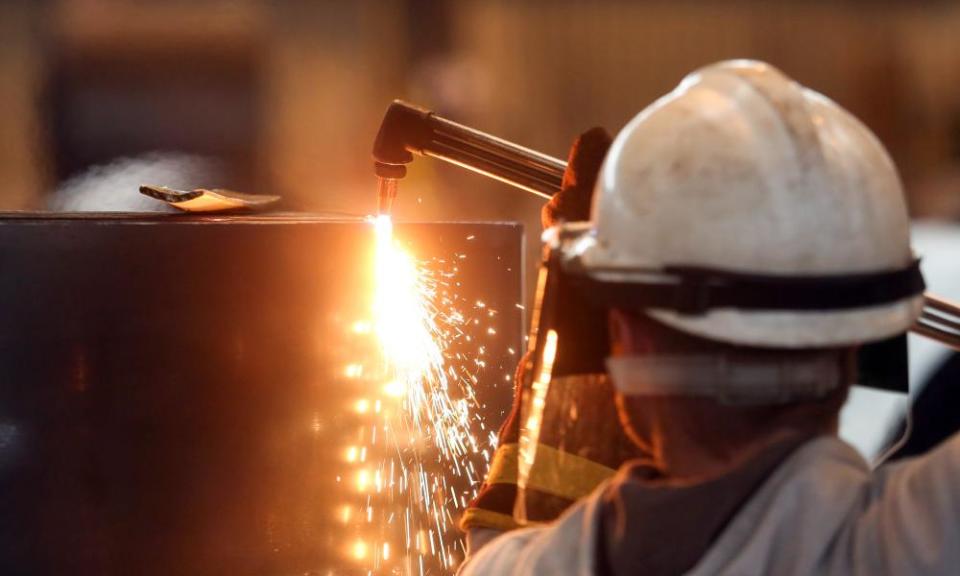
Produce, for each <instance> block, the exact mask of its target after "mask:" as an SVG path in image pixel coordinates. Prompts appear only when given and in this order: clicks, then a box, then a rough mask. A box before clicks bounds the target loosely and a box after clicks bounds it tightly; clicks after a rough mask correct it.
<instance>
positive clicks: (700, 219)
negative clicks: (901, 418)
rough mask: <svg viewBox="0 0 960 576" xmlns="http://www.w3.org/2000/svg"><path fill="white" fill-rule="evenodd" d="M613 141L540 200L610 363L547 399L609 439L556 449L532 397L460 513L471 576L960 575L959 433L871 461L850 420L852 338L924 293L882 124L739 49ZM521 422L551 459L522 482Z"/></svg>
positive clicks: (587, 139) (588, 144)
mask: <svg viewBox="0 0 960 576" xmlns="http://www.w3.org/2000/svg"><path fill="white" fill-rule="evenodd" d="M606 145H607V141H605V139H604V136H603V133H602V132H599V131H591V132H588V133H587V134H585V135H584V136H583V137H581V139H580V141H579V142H578V143H577V145H575V146H574V148H573V150H572V153H571V162H570V165H569V168H568V174H567V177H566V178H565V182H564V188H563V190H562V192H561V194H560V196H559V197H557V198H556V199H554V200H553V201H551V203H550V204H549V205H548V207H547V208H546V209H545V216H546V218H545V219H546V220H549V222H547V223H549V224H558V226H557V227H556V230H558V232H557V233H555V234H553V235H552V236H550V235H548V236H549V237H552V238H553V240H552V242H553V244H552V248H553V249H554V250H556V251H558V252H559V253H560V254H561V256H562V260H563V262H564V264H565V268H564V270H565V271H566V273H567V274H569V275H570V276H571V277H573V278H576V279H578V281H579V282H580V286H581V287H582V293H583V294H584V297H586V298H587V299H589V300H590V302H591V303H592V307H591V308H590V309H591V311H592V313H593V314H594V315H600V316H602V317H603V318H604V319H605V320H606V321H607V324H608V326H609V341H608V342H609V352H607V356H608V357H607V358H606V361H605V366H606V373H607V374H608V375H609V378H607V377H605V376H603V375H598V374H593V375H592V376H591V375H587V374H576V376H575V378H576V381H577V384H576V386H575V387H573V388H574V389H587V390H588V391H587V392H582V391H581V392H577V393H570V394H563V395H561V396H562V397H564V398H565V399H567V400H570V399H572V402H568V403H567V405H565V406H564V407H563V408H564V409H563V410H555V412H556V413H557V414H566V415H568V416H567V418H568V419H570V420H577V421H582V420H583V419H584V418H589V419H590V422H589V423H588V425H587V426H585V427H587V428H590V427H595V428H598V429H602V430H605V431H606V432H605V433H606V434H608V437H607V441H606V446H607V447H606V449H603V450H600V451H599V452H598V451H597V450H596V447H597V440H596V438H594V439H593V440H592V441H591V442H592V444H590V445H589V446H586V445H584V446H578V445H577V444H576V443H575V442H570V441H569V440H570V439H569V438H564V441H563V443H562V446H561V447H559V448H558V446H557V438H556V436H557V433H556V430H557V426H556V425H553V424H551V425H547V423H546V421H543V422H541V425H540V426H539V429H538V430H531V428H534V426H532V425H531V422H532V420H523V419H521V418H520V415H519V412H520V411H522V408H516V406H521V405H522V404H523V402H522V401H521V399H519V398H518V400H517V403H516V406H515V411H514V413H513V414H511V417H510V418H508V419H507V422H506V423H505V424H504V426H503V428H502V429H501V431H500V445H499V447H498V451H497V455H496V457H495V459H494V461H493V463H492V466H491V469H490V472H489V474H488V477H487V480H486V482H485V484H484V485H483V487H482V488H481V491H480V494H479V496H478V497H477V499H476V500H475V501H474V503H473V504H472V506H471V508H470V509H469V510H468V511H467V512H466V514H465V515H464V518H463V521H462V526H463V527H464V528H465V529H466V530H467V533H468V541H469V546H470V553H469V555H468V558H467V560H466V562H465V563H464V565H463V567H462V568H461V570H462V574H463V575H464V576H476V575H497V576H501V575H510V574H516V575H539V574H543V575H547V574H549V575H557V574H576V575H588V574H605V575H606V574H611V575H617V576H620V575H627V574H643V575H645V576H647V575H661V574H697V575H701V574H702V575H706V574H731V575H732V574H736V575H744V574H777V575H799V574H864V575H866V574H870V575H875V574H913V575H918V574H919V575H922V574H951V573H956V570H957V566H960V545H958V544H960V438H958V437H956V436H954V437H952V438H950V439H948V440H947V441H945V442H944V443H942V444H941V445H940V446H938V447H937V448H935V449H934V450H932V451H931V452H929V453H927V454H925V455H923V456H921V457H917V458H914V459H908V460H902V461H898V462H897V463H895V464H889V465H886V466H882V467H880V468H877V469H874V470H872V469H871V467H870V466H869V465H868V464H867V463H866V462H865V461H864V460H863V458H862V457H861V456H860V455H859V454H858V453H857V452H856V451H855V450H854V449H853V448H852V447H851V446H849V445H848V444H846V443H845V442H843V441H841V440H840V439H839V438H838V437H837V428H838V413H839V411H840V408H841V406H842V405H843V403H844V401H845V399H846V396H847V392H848V389H849V387H850V385H851V384H852V383H853V381H854V379H855V376H856V350H857V347H858V346H859V345H861V344H864V343H868V342H873V341H877V340H881V339H885V338H889V337H892V336H894V335H897V334H902V333H904V332H905V331H906V330H907V329H908V328H909V327H910V326H911V324H913V322H914V321H915V320H916V318H917V317H918V315H919V313H920V308H921V296H922V290H923V280H922V277H921V276H920V272H919V269H918V267H917V262H916V259H915V256H914V254H913V253H912V251H911V248H910V240H909V228H908V217H907V212H906V207H905V200H904V196H903V191H902V187H901V184H900V181H899V177H898V175H897V172H896V169H895V167H894V165H893V163H892V162H891V160H890V158H889V156H888V154H887V152H886V151H885V150H884V148H883V146H882V145H881V144H880V142H879V141H878V140H877V138H876V137H875V136H874V135H873V134H872V133H871V132H870V131H869V129H867V128H866V127H865V126H864V125H863V124H861V123H860V122H859V121H858V120H856V119H855V118H854V117H853V116H852V115H850V114H849V113H848V112H846V111H845V110H843V109H842V108H841V107H840V106H838V105H837V104H835V103H834V102H832V101H830V100H828V99H827V98H826V97H824V96H822V95H820V94H817V93H815V92H813V91H812V90H809V89H806V88H804V87H802V86H800V85H799V84H797V83H796V82H794V81H792V80H791V79H789V78H787V77H786V76H784V75H783V74H782V73H781V72H780V71H778V70H776V69H775V68H773V67H772V66H769V65H767V64H764V63H760V62H755V61H729V62H721V63H718V64H715V65H712V66H709V67H706V68H703V69H701V70H699V71H697V72H695V73H693V74H691V75H689V76H688V77H687V78H685V79H684V80H683V81H682V82H681V84H680V85H679V86H678V87H677V88H676V89H675V90H674V91H673V92H671V93H669V94H668V95H666V96H665V97H663V98H661V99H660V100H658V101H657V102H655V103H654V104H652V105H651V106H650V107H648V108H647V109H645V110H644V111H642V112H641V113H640V114H639V115H638V116H637V117H635V118H634V119H633V120H632V121H631V122H630V123H628V124H627V126H626V127H625V128H624V129H623V130H622V131H621V132H620V133H619V135H618V136H617V137H616V139H615V140H614V141H613V142H612V145H611V146H610V148H609V151H607V150H606ZM600 158H603V161H602V166H599V164H600V162H599V159H600ZM597 166H599V168H596V167H597ZM591 169H593V172H592V173H591ZM597 169H598V170H599V175H597ZM594 181H595V182H596V184H595V186H593V182H594ZM591 189H592V190H593V199H592V203H591V201H590V199H589V196H590V192H591ZM586 206H591V208H590V211H589V221H588V223H584V222H569V220H571V219H585V218H584V217H585V216H586V215H585V214H582V213H578V210H580V211H585V210H586ZM557 219H565V220H568V222H554V220H557ZM564 304H567V303H564ZM561 309H562V310H563V312H564V313H568V312H569V313H570V314H571V315H574V316H577V315H581V316H582V315H583V314H584V312H583V310H572V309H568V308H567V307H562V308H561ZM580 343H581V340H580V339H577V342H575V344H576V345H579V344H580ZM585 345H586V347H587V348H589V347H590V346H591V344H589V343H586V344H585ZM567 350H568V352H569V353H571V354H576V353H577V350H576V346H574V348H573V349H569V348H568V349H567ZM571 350H573V351H571ZM558 354H559V355H562V354H563V352H562V351H561V352H558ZM559 361H560V359H559V358H558V360H557V362H559ZM584 365H586V364H584ZM576 372H577V370H572V371H568V373H565V374H564V375H562V377H561V378H559V379H558V378H557V375H556V374H554V380H553V382H551V384H550V385H551V386H555V385H557V384H558V382H560V381H563V380H564V379H569V378H571V376H570V374H575V373H576ZM521 389H522V386H520V387H518V390H521ZM605 390H606V394H604V391H605ZM548 399H549V397H548ZM604 418H607V419H616V420H615V421H617V422H618V424H617V430H615V431H613V432H611V431H610V427H609V426H607V423H606V422H605V421H604ZM551 422H553V421H551ZM583 427H584V426H581V428H583ZM567 429H569V426H568V428H567ZM524 435H532V436H531V438H528V441H531V442H534V443H536V444H535V445H537V446H539V447H538V448H537V451H536V458H537V459H548V460H552V461H553V466H552V470H553V473H552V474H539V476H538V474H537V473H530V475H529V478H528V480H527V482H526V485H525V486H523V485H520V486H518V484H522V482H519V481H518V478H521V477H522V476H523V475H522V474H518V473H517V469H518V456H517V451H518V450H517V444H518V443H519V444H522V443H523V438H522V437H523V436H524ZM622 438H627V439H628V441H629V445H628V446H624V445H623V443H622ZM544 446H546V448H544ZM547 468H550V467H549V466H548V467H545V468H541V471H542V470H543V469H547ZM533 469H534V471H536V470H537V463H536V462H535V463H534V465H533ZM614 470H616V471H614ZM518 492H519V493H524V494H525V496H524V498H523V499H522V501H521V502H520V504H522V506H518V502H517V500H518V498H517V494H518ZM520 508H525V511H526V512H525V514H523V515H520V516H519V520H518V519H517V518H518V515H516V514H514V511H515V509H516V510H519V509H520ZM524 522H526V524H525V525H524Z"/></svg>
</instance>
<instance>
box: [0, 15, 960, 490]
mask: <svg viewBox="0 0 960 576" xmlns="http://www.w3.org/2000/svg"><path fill="white" fill-rule="evenodd" d="M728 58H756V59H761V60H766V61H768V62H770V63H772V64H774V65H775V66H777V67H779V68H780V69H782V70H783V71H784V72H785V73H786V74H788V75H789V76H792V77H793V78H795V79H796V80H798V81H800V82H801V83H803V84H805V85H807V86H810V87H812V88H814V89H816V90H819V91H820V92H822V93H824V94H826V95H827V96H829V97H831V98H832V99H834V100H836V101H837V102H838V103H839V104H841V105H842V106H844V107H846V108H847V109H849V110H850V111H851V112H853V113H854V114H855V115H856V116H858V117H859V118H861V119H862V120H863V121H864V122H865V123H866V124H867V125H868V126H869V127H870V128H871V129H872V130H873V131H875V132H876V133H877V134H878V136H879V137H880V138H881V140H883V142H884V144H885V145H886V146H887V148H888V149H889V150H890V152H891V154H892V155H893V157H894V160H895V161H896V163H897V165H898V167H899V169H900V172H901V175H902V178H903V181H904V184H905V188H906V191H907V195H908V200H909V205H910V210H911V213H912V215H913V217H914V218H916V219H917V220H918V221H920V220H922V221H924V222H923V223H922V224H918V225H917V227H916V229H915V230H914V243H915V246H916V248H917V251H918V252H919V253H920V254H921V255H922V256H923V258H924V260H923V261H924V266H925V268H924V273H925V275H926V276H927V280H928V284H929V285H930V287H931V288H932V289H933V291H935V292H937V293H940V294H942V295H944V296H947V297H951V298H954V299H957V297H958V296H960V273H957V271H956V270H957V264H956V262H958V261H960V257H958V256H957V255H958V254H960V2H957V1H956V0H951V1H948V0H943V1H934V0H930V1H923V2H920V1H915V2H897V1H895V0H812V1H806V0H782V1H777V2H769V1H763V0H736V1H725V2H717V1H708V0H673V1H670V0H655V1H645V2H637V1H630V0H594V1H588V0H445V1H441V0H352V1H335V0H317V1H312V0H165V1H164V0H153V1H150V0H2V1H0V176H2V182H0V211H12V210H30V211H44V210H55V211H63V210H116V211H137V210H149V211H157V210H168V209H169V208H168V207H167V206H166V205H164V204H161V203H159V202H158V201H155V200H151V199H148V198H145V197H143V196H141V195H140V194H138V191H137V186H138V185H139V184H141V183H149V184H158V185H168V186H172V187H176V188H184V189H189V188H195V187H207V188H215V187H226V188H232V189H235V190H238V191H242V192H252V193H261V194H277V195H280V196H282V198H283V201H282V206H281V209H282V210H289V211H299V212H316V213H332V214H337V215H366V214H370V213H372V212H373V211H374V209H375V204H376V196H375V186H376V179H375V176H374V174H373V169H372V159H371V155H370V152H371V147H372V144H373V140H374V136H375V134H376V131H377V128H378V126H379V124H380V121H381V118H382V115H383V112H384V111H385V109H386V107H387V105H388V104H389V103H390V101H391V100H392V99H394V98H402V99H405V100H407V101H410V102H413V103H417V104H420V105H422V106H424V107H427V108H431V109H433V110H435V111H437V112H439V113H440V114H442V115H443V116H446V117H447V118H449V119H451V120H454V121H456V122H460V123H463V124H466V125H468V126H472V127H475V128H477V129H480V130H483V131H485V132H489V133H492V134H495V135H498V136H501V137H504V138H506V139H508V140H511V141H514V142H516V143H519V144H522V145H525V146H528V147H531V148H533V149H536V150H539V151H542V152H545V153H547V154H551V155H554V156H557V157H561V158H563V157H565V156H566V153H567V149H568V147H569V145H570V143H571V142H572V140H573V139H574V138H575V137H576V135H577V134H579V133H581V132H583V131H584V130H586V129H588V128H590V127H592V126H597V125H600V126H605V127H606V128H607V129H609V130H610V131H611V133H615V132H616V131H617V130H619V129H620V127H621V126H623V124H624V123H625V122H627V121H628V120H629V119H630V118H631V117H633V116H634V115H635V114H636V113H637V112H639V111H640V110H641V109H642V108H644V107H645V106H647V105H648V104H650V103H651V102H653V101H654V100H655V99H656V98H657V97H659V96H661V95H663V94H665V93H666V92H668V91H669V90H671V89H672V88H673V87H674V86H675V85H676V84H677V83H678V82H679V81H680V80H681V79H682V78H683V76H684V75H686V74H687V73H689V72H691V71H693V70H695V69H697V68H699V67H701V66H704V65H707V64H710V63H712V62H716V61H718V60H723V59H728ZM409 169H410V172H409V176H408V177H407V178H406V179H404V180H403V181H401V183H400V193H399V196H398V199H397V202H396V204H395V207H394V215H395V218H396V219H398V220H406V221H437V220H441V221H444V220H445V221H453V220H457V221H462V220H470V221H505V220H507V221H519V222H521V223H523V224H524V226H525V227H526V238H527V243H526V256H527V263H526V271H527V274H526V279H527V289H526V297H527V301H526V303H527V304H528V307H529V303H530V300H531V295H532V289H531V287H530V284H531V282H529V279H530V278H531V277H532V275H533V272H534V269H535V267H536V261H537V255H538V253H539V245H538V242H536V238H537V236H538V232H539V227H540V206H541V203H542V200H540V199H538V198H536V197H534V196H532V195H529V194H525V193H522V192H518V191H517V190H516V189H514V188H510V187H508V186H506V185H503V184H500V183H497V182H495V181H492V180H490V179H486V178H482V177H479V176H477V175H475V174H472V173H469V172H466V171H464V170H460V169H458V168H456V167H453V166H450V165H447V164H444V163H441V162H436V161H433V160H424V159H421V160H417V161H415V162H413V164H411V165H410V168H409ZM932 220H933V221H938V222H930V221H932ZM508 228H509V227H508ZM468 239H469V238H468ZM514 240H516V238H515V237H514ZM71 241H72V240H71ZM111 246H113V245H111ZM298 248H299V247H298ZM344 253H346V252H344ZM318 257H322V255H318ZM40 261H41V262H44V261H43V259H40ZM44 264H45V262H44ZM167 264H169V262H168V263H167ZM56 266H59V265H54V267H52V268H51V269H54V270H60V268H57V267H56ZM38 269H40V270H43V271H46V270H47V268H44V266H38ZM63 270H70V268H69V267H63ZM507 270H508V271H512V270H510V269H509V268H508V269H507ZM64 276H65V277H66V273H64ZM491 278H493V277H492V276H491ZM494 281H496V280H494ZM254 285H256V284H255V283H254ZM518 309H522V306H519V307H518ZM515 313H516V314H518V315H519V314H520V313H519V312H515ZM490 314H491V315H492V312H490ZM519 323H520V321H519V320H518V321H517V324H519ZM504 332H505V336H504V337H505V338H510V337H516V338H517V339H519V338H520V336H521V334H520V332H519V331H518V330H512V331H509V333H507V332H508V331H507V330H505V331H504ZM910 342H911V344H910V346H911V367H910V369H911V374H910V379H911V383H913V384H914V385H915V386H914V389H913V390H912V393H913V394H914V396H918V395H919V396H920V397H919V400H918V401H917V402H916V403H915V407H916V413H917V416H916V417H915V420H916V423H915V425H914V434H913V440H911V441H910V443H908V444H906V445H905V446H904V447H903V448H902V450H901V452H900V455H904V454H913V453H920V452H923V451H925V450H927V449H928V448H929V447H930V446H931V445H932V444H934V443H936V442H938V441H939V440H940V439H942V438H943V437H945V436H946V435H948V434H950V433H952V432H953V431H954V430H956V429H957V426H958V425H960V422H958V416H956V410H955V409H953V410H952V411H950V414H946V413H947V411H948V409H945V408H944V407H955V406H956V401H957V396H958V392H957V390H958V389H957V388H956V386H952V387H950V386H949V383H955V382H956V379H957V378H958V375H960V360H958V359H960V356H958V355H954V356H950V355H949V354H948V353H947V351H946V349H944V348H942V347H937V346H936V345H934V344H932V343H931V342H929V341H922V340H921V339H919V338H917V337H913V336H912V337H911V341H910ZM513 352H514V351H513V350H512V349H510V353H511V354H513ZM499 368H502V367H498V369H499ZM938 375H939V376H938ZM938 379H939V380H938ZM926 382H934V384H931V385H929V386H927V387H926V388H924V387H923V386H922V385H920V386H916V384H917V383H926ZM936 382H939V384H936ZM923 390H925V392H921V391H923ZM869 394H874V396H870V395H869ZM905 407H906V404H905V403H904V401H903V398H902V396H899V395H894V394H891V393H880V392H867V391H862V390H858V391H855V393H854V398H853V401H852V402H851V403H850V404H848V408H847V412H846V413H845V416H844V419H845V420H844V430H845V433H846V438H847V439H850V440H852V441H854V442H855V443H857V447H858V448H860V449H861V450H863V451H864V452H865V453H867V454H876V453H878V452H879V451H880V450H881V449H883V448H885V447H886V446H887V445H888V444H889V443H890V442H891V440H892V439H893V438H895V437H896V436H897V435H899V431H900V426H901V425H900V417H901V415H902V414H903V410H904V408H905ZM878 430H879V432H878ZM886 432H889V434H887V433H886ZM338 481H339V479H338Z"/></svg>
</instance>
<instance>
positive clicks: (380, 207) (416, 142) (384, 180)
mask: <svg viewBox="0 0 960 576" xmlns="http://www.w3.org/2000/svg"><path fill="white" fill-rule="evenodd" d="M431 114H432V113H431V112H430V111H429V110H425V109H423V108H419V107H417V106H413V105H411V104H407V103H406V102H402V101H400V100H394V101H393V103H392V104H390V107H389V108H387V112H386V114H384V116H383V121H382V122H381V123H380V130H379V131H378V132H377V138H376V140H374V143H373V167H374V171H375V172H376V174H377V176H378V178H379V182H378V186H377V212H378V213H379V214H389V212H390V207H391V205H392V204H393V199H394V198H395V197H396V195H397V180H399V179H400V178H403V177H404V176H406V174H407V167H406V165H407V164H409V163H410V162H412V161H413V153H414V152H416V153H421V151H422V150H423V146H424V143H425V142H427V141H429V139H430V134H431V130H430V127H429V119H430V115H431Z"/></svg>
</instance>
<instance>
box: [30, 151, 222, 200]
mask: <svg viewBox="0 0 960 576" xmlns="http://www.w3.org/2000/svg"><path fill="white" fill-rule="evenodd" d="M219 173H220V170H219V169H218V164H217V162H215V161H213V160H211V159H209V158H204V157H202V156H195V155H190V154H180V153H172V152H151V153H149V154H144V155H142V156H135V157H131V158H120V159H117V160H115V161H113V162H111V163H109V164H103V165H100V166H93V167H92V168H90V169H88V170H87V171H85V172H83V173H81V174H79V175H77V176H73V177H71V178H70V179H68V180H66V181H65V182H63V183H62V184H61V185H60V186H59V187H58V188H57V190H56V191H55V192H54V193H53V194H52V195H51V196H50V198H49V200H48V202H47V208H48V209H49V210H51V211H54V212H172V211H175V208H173V207H171V206H169V205H168V204H166V203H164V202H161V201H160V200H156V199H153V198H150V197H148V196H144V195H143V194H140V185H142V184H153V185H158V186H167V187H169V188H176V189H179V190H192V189H194V188H199V187H203V186H205V185H207V183H209V182H215V181H216V180H217V178H218V174H219Z"/></svg>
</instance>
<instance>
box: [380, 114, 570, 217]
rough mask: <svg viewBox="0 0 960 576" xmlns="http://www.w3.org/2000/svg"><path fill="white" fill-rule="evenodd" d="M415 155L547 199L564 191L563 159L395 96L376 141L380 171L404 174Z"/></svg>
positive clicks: (390, 175) (389, 175)
mask: <svg viewBox="0 0 960 576" xmlns="http://www.w3.org/2000/svg"><path fill="white" fill-rule="evenodd" d="M413 154H418V155H421V156H430V157H433V158H438V159H440V160H443V161H445V162H449V163H451V164H455V165H457V166H461V167H463V168H466V169H468V170H472V171H474V172H477V173H480V174H483V175H485V176H489V177H491V178H494V179H496V180H500V181H501V182H505V183H507V184H510V185H512V186H516V187H517V188H520V189H522V190H526V191H527V192H531V193H533V194H536V195H537V196H541V197H543V198H550V197H551V196H553V195H554V194H556V193H557V192H558V191H559V190H560V184H561V182H562V181H563V171H564V170H565V169H566V167H567V164H566V162H564V161H563V160H560V159H558V158H554V157H552V156H547V155H546V154H541V153H540V152H537V151H536V150H531V149H529V148H525V147H523V146H520V145H518V144H514V143H513V142H509V141H507V140H504V139H502V138H497V137H496V136H493V135H491V134H487V133H485V132H481V131H480V130H476V129H474V128H470V127H468V126H464V125H463V124H458V123H456V122H453V121H451V120H447V119H446V118H442V117H440V116H438V115H436V114H434V113H433V112H431V111H429V110H425V109H423V108H419V107H417V106H413V105H411V104H407V103H406V102H402V101H400V100H395V101H394V102H393V104H391V105H390V108H388V109H387V113H386V115H385V116H384V118H383V122H382V124H381V125H380V132H379V133H378V134H377V139H376V142H375V144H374V149H373V156H374V160H375V167H376V171H377V175H379V176H381V177H384V178H400V177H403V175H404V174H405V173H406V168H405V165H406V164H408V163H410V162H411V161H412V160H413Z"/></svg>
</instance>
